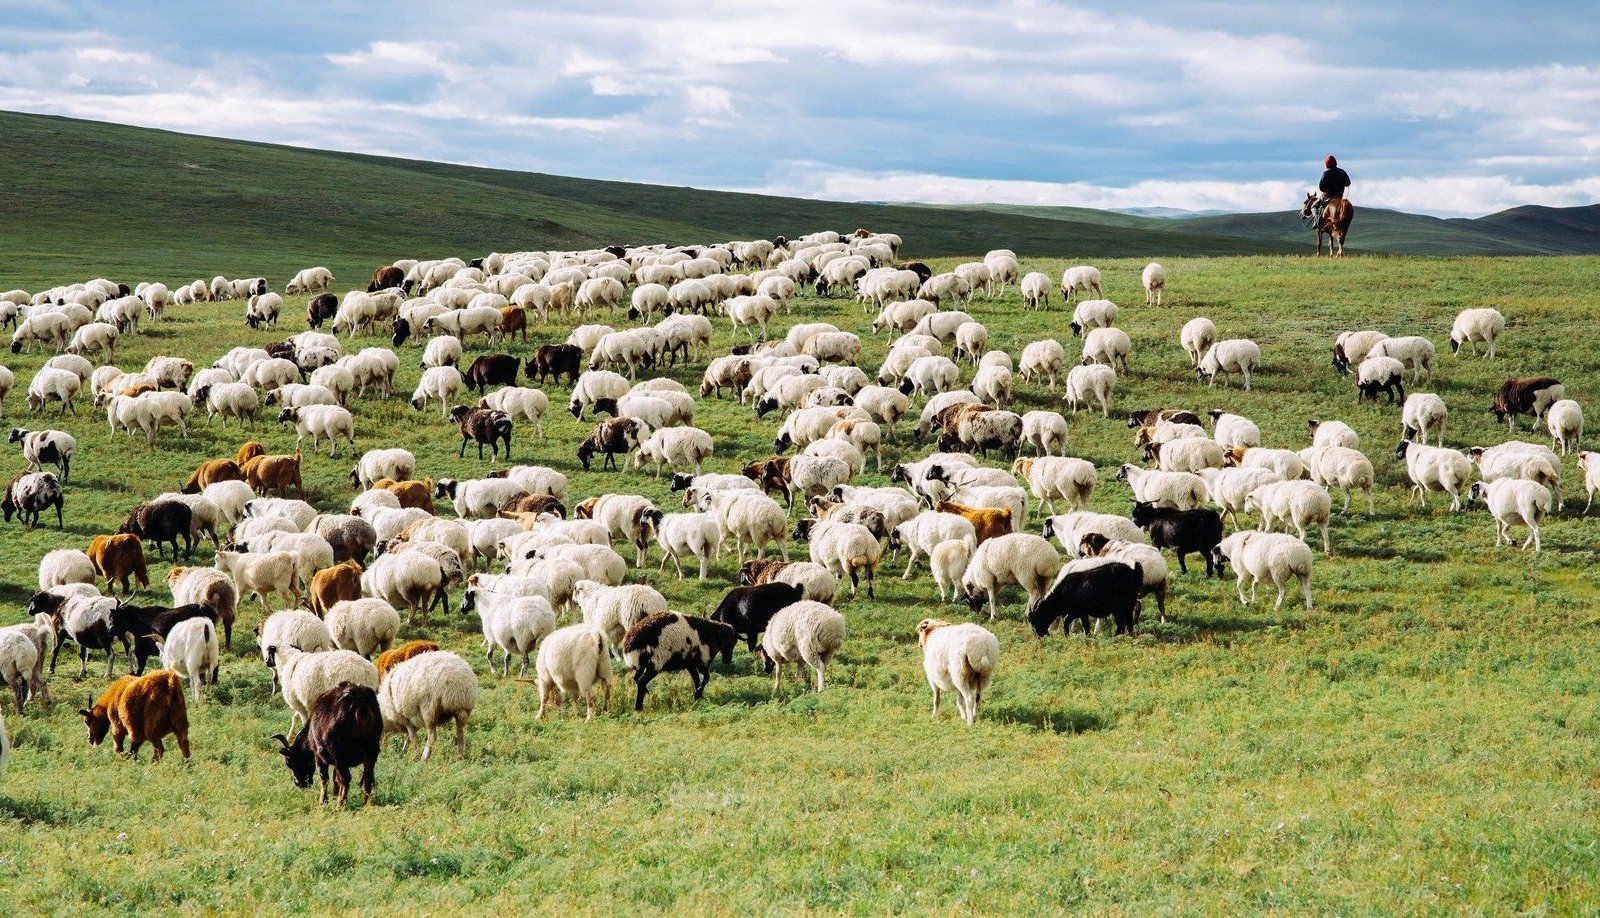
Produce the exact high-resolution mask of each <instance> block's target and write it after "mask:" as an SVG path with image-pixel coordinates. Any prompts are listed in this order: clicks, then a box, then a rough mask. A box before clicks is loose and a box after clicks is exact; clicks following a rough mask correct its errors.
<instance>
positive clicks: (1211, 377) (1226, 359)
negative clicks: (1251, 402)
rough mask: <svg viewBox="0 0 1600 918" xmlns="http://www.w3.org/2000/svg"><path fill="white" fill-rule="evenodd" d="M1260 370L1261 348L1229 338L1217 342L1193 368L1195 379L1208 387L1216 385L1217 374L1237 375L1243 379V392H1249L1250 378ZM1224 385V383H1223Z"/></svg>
mask: <svg viewBox="0 0 1600 918" xmlns="http://www.w3.org/2000/svg"><path fill="white" fill-rule="evenodd" d="M1260 368H1261V347H1260V345H1258V344H1256V343H1255V342H1254V341H1251V340H1249V339H1248V338H1229V339H1228V340H1226V341H1218V342H1217V343H1216V344H1213V345H1211V347H1210V348H1209V349H1208V350H1207V351H1206V353H1205V356H1204V357H1202V358H1200V363H1199V365H1198V366H1196V367H1195V371H1194V372H1195V379H1199V380H1205V382H1206V384H1207V385H1209V386H1215V385H1216V384H1217V376H1218V374H1222V375H1224V376H1227V375H1231V374H1234V373H1238V374H1240V375H1241V376H1243V377H1244V390H1245V391H1246V392H1249V391H1250V376H1251V374H1252V373H1255V372H1258V371H1259V370H1260ZM1224 385H1226V381H1224Z"/></svg>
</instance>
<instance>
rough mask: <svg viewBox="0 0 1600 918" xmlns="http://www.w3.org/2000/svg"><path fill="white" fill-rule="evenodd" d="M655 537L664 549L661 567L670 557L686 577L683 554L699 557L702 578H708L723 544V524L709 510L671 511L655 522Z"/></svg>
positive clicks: (665, 564) (680, 572)
mask: <svg viewBox="0 0 1600 918" xmlns="http://www.w3.org/2000/svg"><path fill="white" fill-rule="evenodd" d="M656 541H657V542H658V543H659V544H660V545H661V550H662V552H663V555H662V558H661V569H662V570H666V567H667V560H668V559H671V561H672V563H673V566H675V567H676V568H677V570H678V579H679V580H682V579H683V560H682V559H683V558H684V557H691V558H698V559H699V560H700V579H701V580H704V579H706V573H707V570H708V569H709V567H710V564H711V560H712V559H713V558H715V557H716V556H717V551H718V550H719V549H720V548H721V547H722V528H721V527H720V526H718V525H717V520H716V517H714V516H712V515H711V514H709V513H668V514H666V515H665V516H663V517H662V518H661V522H659V523H657V524H656Z"/></svg>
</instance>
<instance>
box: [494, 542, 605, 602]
mask: <svg viewBox="0 0 1600 918" xmlns="http://www.w3.org/2000/svg"><path fill="white" fill-rule="evenodd" d="M536 554H537V557H538V560H541V561H570V562H572V563H574V564H577V565H578V566H579V567H581V568H582V569H583V575H584V577H586V578H588V579H589V580H593V581H595V582H596V583H603V584H605V585H607V586H620V585H621V584H622V580H623V578H624V577H625V576H626V575H627V573H628V562H627V561H624V560H623V558H622V556H621V555H619V554H617V553H616V552H615V551H613V550H611V549H610V548H608V547H607V546H605V545H589V544H583V543H578V544H574V545H551V546H548V547H546V548H540V549H538V551H537V553H536ZM538 570H539V567H538V565H537V564H533V563H525V565H524V566H522V567H520V568H519V569H517V570H513V571H512V573H522V574H528V575H530V576H531V575H533V574H534V573H536V572H537V571H538ZM551 599H552V601H557V600H559V596H557V595H552V596H551Z"/></svg>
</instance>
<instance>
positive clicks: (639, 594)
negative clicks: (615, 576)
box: [572, 580, 667, 656]
mask: <svg viewBox="0 0 1600 918" xmlns="http://www.w3.org/2000/svg"><path fill="white" fill-rule="evenodd" d="M572 599H573V601H574V602H576V603H577V604H578V607H579V608H580V609H582V610H583V623H584V624H585V625H588V626H589V627H591V628H593V629H595V630H596V631H599V632H600V633H601V634H603V635H605V637H606V643H607V645H608V646H609V647H610V649H611V652H612V654H613V656H616V655H619V654H620V653H621V649H622V638H623V636H624V635H626V634H627V633H628V629H630V628H632V627H633V626H634V625H637V624H639V623H640V622H642V621H644V620H645V619H646V618H649V617H650V616H652V615H654V614H656V613H657V612H665V611H667V600H666V597H664V596H662V595H661V593H660V592H659V591H658V590H657V589H656V588H655V587H652V586H647V585H645V584H642V583H632V584H623V585H620V586H608V585H606V584H603V583H598V582H596V581H593V580H580V581H578V582H577V583H576V584H574V585H573V588H572Z"/></svg>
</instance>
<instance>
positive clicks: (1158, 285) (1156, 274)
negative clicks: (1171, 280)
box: [1139, 261, 1167, 306]
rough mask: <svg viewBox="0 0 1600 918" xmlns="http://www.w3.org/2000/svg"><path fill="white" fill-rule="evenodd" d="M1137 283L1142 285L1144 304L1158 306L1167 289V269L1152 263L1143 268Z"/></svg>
mask: <svg viewBox="0 0 1600 918" xmlns="http://www.w3.org/2000/svg"><path fill="white" fill-rule="evenodd" d="M1139 282H1140V283H1141V284H1143V285H1144V304H1145V305H1146V306H1160V305H1161V295H1162V294H1163V293H1165V292H1166V289H1167V269H1166V268H1163V267H1161V266H1160V265H1158V264H1156V263H1155V262H1153V261H1152V262H1150V263H1149V264H1147V265H1145V266H1144V271H1143V272H1141V273H1140V275H1139Z"/></svg>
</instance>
